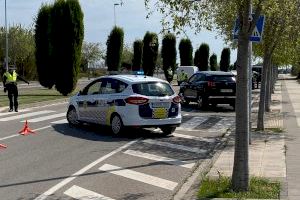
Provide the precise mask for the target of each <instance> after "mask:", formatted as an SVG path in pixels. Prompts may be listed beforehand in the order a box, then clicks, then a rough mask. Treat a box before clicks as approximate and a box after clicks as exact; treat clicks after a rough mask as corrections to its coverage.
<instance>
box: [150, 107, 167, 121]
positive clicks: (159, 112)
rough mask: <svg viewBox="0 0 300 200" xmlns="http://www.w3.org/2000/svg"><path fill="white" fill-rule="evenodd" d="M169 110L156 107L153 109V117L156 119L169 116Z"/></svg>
mask: <svg viewBox="0 0 300 200" xmlns="http://www.w3.org/2000/svg"><path fill="white" fill-rule="evenodd" d="M167 116H168V112H167V109H165V108H154V109H153V111H152V117H153V118H155V119H163V118H167Z"/></svg>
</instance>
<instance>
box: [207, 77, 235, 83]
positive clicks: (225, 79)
mask: <svg viewBox="0 0 300 200" xmlns="http://www.w3.org/2000/svg"><path fill="white" fill-rule="evenodd" d="M211 80H212V81H229V82H232V81H235V77H234V76H212V77H211Z"/></svg>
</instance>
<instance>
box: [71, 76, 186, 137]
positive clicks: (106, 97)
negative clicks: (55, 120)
mask: <svg viewBox="0 0 300 200" xmlns="http://www.w3.org/2000/svg"><path fill="white" fill-rule="evenodd" d="M180 100H181V98H180V97H179V96H178V95H176V93H175V92H174V90H173V89H172V87H171V86H170V84H169V83H168V82H167V81H164V80H161V79H158V78H154V77H148V76H143V75H142V76H140V75H110V76H104V77H100V78H97V79H96V80H94V81H92V82H91V83H89V84H88V85H87V86H86V87H85V88H84V89H83V90H82V91H80V92H79V93H78V94H77V95H75V96H73V97H71V98H70V103H69V108H68V112H67V120H68V122H69V124H71V125H75V126H76V125H79V124H80V123H82V122H85V123H96V124H101V125H107V126H109V127H110V128H111V131H112V133H114V134H115V135H118V134H120V133H121V132H122V131H123V130H124V128H125V127H135V128H137V127H158V128H160V129H161V130H162V132H163V134H164V135H169V134H172V133H173V132H174V131H175V129H176V127H177V126H179V125H180V123H181V107H180Z"/></svg>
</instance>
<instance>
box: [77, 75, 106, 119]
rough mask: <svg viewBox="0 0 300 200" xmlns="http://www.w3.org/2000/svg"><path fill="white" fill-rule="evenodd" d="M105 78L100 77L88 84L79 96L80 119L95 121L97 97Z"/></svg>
mask: <svg viewBox="0 0 300 200" xmlns="http://www.w3.org/2000/svg"><path fill="white" fill-rule="evenodd" d="M102 82H103V80H102V79H98V80H96V81H93V82H92V83H90V84H89V85H87V86H86V87H85V88H84V89H83V90H82V92H81V93H80V95H79V96H78V98H77V104H78V111H79V119H80V120H81V121H85V122H95V121H96V120H95V117H97V116H95V108H96V107H97V103H98V102H96V99H98V96H99V94H100V88H101V85H102Z"/></svg>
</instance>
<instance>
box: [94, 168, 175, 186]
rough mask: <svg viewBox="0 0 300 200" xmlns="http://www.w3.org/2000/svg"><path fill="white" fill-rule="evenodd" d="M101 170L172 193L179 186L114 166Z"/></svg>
mask: <svg viewBox="0 0 300 200" xmlns="http://www.w3.org/2000/svg"><path fill="white" fill-rule="evenodd" d="M99 170H101V171H106V172H109V173H112V174H115V175H119V176H122V177H125V178H129V179H132V180H136V181H140V182H143V183H147V184H149V185H153V186H156V187H160V188H164V189H167V190H171V191H172V190H174V189H175V187H176V186H177V183H175V182H173V181H169V180H166V179H162V178H158V177H155V176H151V175H148V174H144V173H141V172H137V171H133V170H129V169H122V168H121V167H118V166H114V165H109V164H104V165H103V166H102V167H100V168H99Z"/></svg>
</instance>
